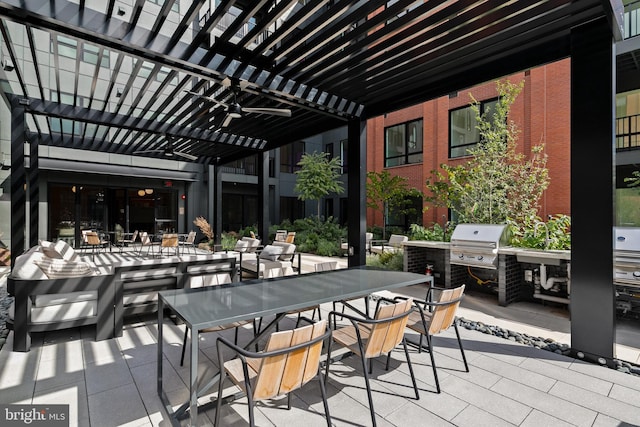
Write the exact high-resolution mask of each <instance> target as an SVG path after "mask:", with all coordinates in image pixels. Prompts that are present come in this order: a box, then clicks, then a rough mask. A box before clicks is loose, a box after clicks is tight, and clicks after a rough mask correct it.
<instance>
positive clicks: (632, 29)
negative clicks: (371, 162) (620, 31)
mask: <svg viewBox="0 0 640 427" xmlns="http://www.w3.org/2000/svg"><path fill="white" fill-rule="evenodd" d="M638 34H640V0H638V1H634V2H632V3H629V4H627V5H625V7H624V38H625V39H628V38H631V37H635V36H637V35H638Z"/></svg>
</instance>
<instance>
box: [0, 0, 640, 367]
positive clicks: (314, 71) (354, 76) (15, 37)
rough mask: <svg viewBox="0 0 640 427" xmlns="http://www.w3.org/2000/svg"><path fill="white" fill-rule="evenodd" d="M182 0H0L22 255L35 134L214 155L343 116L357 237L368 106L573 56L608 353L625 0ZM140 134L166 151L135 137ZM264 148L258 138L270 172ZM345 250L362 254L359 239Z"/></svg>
mask: <svg viewBox="0 0 640 427" xmlns="http://www.w3.org/2000/svg"><path fill="white" fill-rule="evenodd" d="M158 3H159V4H158ZM176 3H178V1H177V0H166V1H164V3H163V2H162V1H159V2H150V1H148V0H135V1H133V2H132V4H133V6H128V5H121V4H120V3H116V2H115V1H114V0H109V1H107V2H104V1H100V0H77V1H69V0H51V1H48V2H42V1H39V0H10V1H0V32H1V35H2V59H3V62H2V68H3V70H1V71H0V84H1V88H2V95H3V96H4V98H5V100H6V102H7V103H8V104H9V105H10V109H11V117H12V121H11V140H12V155H11V156H12V158H11V182H12V184H11V204H12V216H13V217H12V248H11V249H12V252H13V253H14V256H15V255H17V254H18V253H20V252H22V250H23V247H24V237H23V236H24V234H23V233H24V229H25V217H26V216H25V209H26V208H25V206H26V200H27V196H25V194H24V191H23V188H25V184H26V181H27V176H28V179H29V180H30V181H31V182H34V181H33V180H34V177H35V179H37V170H38V159H37V157H38V156H37V149H38V146H39V145H49V146H59V147H65V148H74V149H80V150H93V151H100V152H108V153H118V154H126V155H147V156H162V155H163V153H162V151H163V150H164V149H165V148H166V147H167V144H168V143H169V142H171V144H172V148H173V149H174V150H176V151H180V152H183V153H186V154H188V155H190V156H194V157H195V160H194V161H195V162H199V163H202V164H204V165H207V167H209V170H213V171H215V170H216V169H217V168H216V166H217V165H222V164H224V163H226V162H229V161H233V160H236V159H240V158H244V157H246V156H249V155H252V154H255V153H266V151H268V150H270V149H273V148H277V147H280V146H282V145H285V144H288V143H290V142H293V141H297V140H300V139H303V138H305V137H309V136H312V135H316V134H319V133H321V132H324V131H327V130H330V129H335V128H337V127H340V126H344V125H345V124H346V125H347V126H348V134H349V141H348V145H349V150H348V156H349V159H348V163H349V164H350V165H360V168H357V167H350V168H349V175H348V181H349V184H348V185H349V194H351V195H361V197H350V199H349V206H348V209H349V213H350V214H349V220H348V221H349V223H348V225H349V240H350V242H351V243H352V244H353V246H354V247H356V248H357V249H359V248H363V247H364V237H363V236H364V231H365V227H366V220H365V198H364V196H362V194H364V185H365V172H366V156H365V153H366V149H365V147H366V120H367V119H368V118H370V117H374V116H377V115H381V114H384V113H387V112H390V111H394V110H397V109H400V108H403V107H407V106H410V105H414V104H417V103H420V102H423V101H426V100H429V99H432V98H434V97H437V96H442V95H444V94H447V93H451V92H453V91H456V90H459V89H463V88H465V87H468V86H471V85H474V84H477V83H480V82H484V81H487V80H491V79H495V78H498V77H501V76H504V75H507V74H510V73H512V72H516V71H522V70H525V69H527V68H529V67H533V66H536V65H540V64H543V63H546V62H551V61H554V60H558V59H561V58H566V57H571V59H572V88H571V93H572V97H571V106H572V123H571V135H572V141H571V148H572V156H571V167H572V188H571V193H572V235H573V250H572V268H571V274H572V282H573V284H572V293H571V297H572V301H571V310H572V340H573V342H572V347H573V348H575V349H580V350H581V351H582V352H584V353H585V354H587V355H593V356H594V357H599V356H602V357H605V358H611V357H612V356H613V353H612V352H613V349H612V348H613V346H612V343H613V340H614V321H615V309H614V290H613V286H612V278H611V276H612V269H613V261H612V258H613V255H612V251H613V249H612V225H613V215H612V206H613V188H614V187H613V184H614V183H613V167H614V158H613V155H614V144H613V105H614V104H613V101H614V97H615V89H614V81H615V50H614V40H620V33H621V28H622V26H621V22H622V3H621V1H620V0H611V1H607V0H579V1H578V0H513V1H504V0H458V1H445V0H426V1H414V0H397V1H384V0H361V1H355V0H317V1H298V0H281V1H276V0H270V1H266V0H256V1H247V0H221V1H219V2H217V1H216V2H215V3H216V4H217V6H216V7H215V8H212V6H211V4H212V3H213V1H205V0H198V1H194V2H191V3H188V9H187V10H180V15H179V20H176V19H174V18H175V16H178V15H176V13H175V11H174V8H175V4H176ZM184 4H185V3H184V2H183V5H184ZM74 55H75V58H73V56H74ZM81 62H83V63H82V64H81ZM105 62H106V63H107V64H108V65H107V66H106V67H105V66H104V64H105ZM631 62H632V64H633V63H634V59H633V58H632V60H631ZM87 63H89V64H93V65H87ZM128 64H130V66H129V65H128ZM87 66H89V69H87V68H86V67H87ZM45 69H46V70H51V72H49V73H48V74H47V75H45V74H44V70H45ZM90 76H92V77H90ZM44 81H49V84H48V85H45V84H43V82H44ZM187 91H189V92H192V93H189V92H187ZM194 94H197V95H194ZM199 95H203V96H205V97H210V98H213V99H215V100H216V101H210V100H206V99H204V98H203V97H202V96H199ZM236 101H237V104H239V105H240V106H241V108H246V109H251V108H272V109H273V108H275V109H289V110H290V111H291V117H284V116H276V115H271V114H256V113H240V112H237V111H236V112H237V113H238V115H239V116H241V117H239V118H236V119H234V120H231V121H230V122H228V120H226V118H227V113H228V112H229V111H230V110H231V109H232V107H233V108H236V107H234V105H235V103H236ZM221 103H222V104H225V105H226V107H225V106H224V105H222V104H221ZM225 108H226V109H227V110H229V111H225ZM25 141H28V142H29V143H30V144H29V148H30V150H31V151H30V153H31V155H30V156H29V157H30V158H29V174H28V175H27V169H26V168H25V155H24V143H25ZM148 150H159V151H157V152H156V153H155V154H152V153H147V154H139V153H138V152H140V151H148ZM267 162H268V158H266V157H265V155H264V154H263V161H262V169H263V173H262V175H263V176H264V175H265V173H266V172H264V170H265V169H267V168H268V167H267V166H268V165H267ZM216 173H217V174H219V173H218V172H216ZM219 181H220V180H219V179H218V181H217V183H216V186H215V187H216V188H218V189H220V188H221V184H220V182H219ZM264 181H266V180H264V179H263V180H262V181H261V182H264ZM36 182H37V181H36ZM586 183H589V185H588V186H587V185H585V184H586ZM264 185H265V184H262V188H261V189H262V191H261V193H263V195H262V196H261V201H262V205H263V206H264V205H265V203H266V197H265V196H264V193H265V191H264V190H265V189H266V187H265V186H264ZM34 187H37V186H29V195H28V199H29V201H30V202H31V204H30V206H31V215H30V218H31V224H32V226H33V225H34V216H35V218H37V209H38V208H37V205H38V203H37V202H38V194H37V188H34ZM214 199H215V197H214ZM217 199H220V197H217ZM218 203H219V202H218ZM265 211H267V212H268V209H266V210H265ZM217 212H218V214H219V212H220V209H219V208H218V209H217ZM218 214H217V215H218ZM265 224H268V218H267V219H266V220H263V224H262V225H261V226H262V227H264V226H265ZM33 228H34V227H30V229H31V230H33ZM35 230H36V233H37V222H36V224H35ZM36 237H37V235H36ZM30 239H34V236H33V231H32V233H31V238H30ZM350 263H351V264H352V265H358V264H362V263H364V250H356V253H355V254H354V255H353V256H352V257H351V258H350Z"/></svg>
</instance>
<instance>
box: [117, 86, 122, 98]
mask: <svg viewBox="0 0 640 427" xmlns="http://www.w3.org/2000/svg"><path fill="white" fill-rule="evenodd" d="M121 96H122V88H121V87H119V88H116V98H120V97H121Z"/></svg>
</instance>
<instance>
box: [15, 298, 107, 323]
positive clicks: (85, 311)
mask: <svg viewBox="0 0 640 427" xmlns="http://www.w3.org/2000/svg"><path fill="white" fill-rule="evenodd" d="M97 312H98V301H97V300H91V301H79V302H73V303H69V304H56V305H48V306H44V307H32V308H31V323H55V322H62V321H68V320H76V319H84V318H87V317H92V316H95V315H96V314H97ZM14 316H15V307H14V304H13V303H12V304H11V306H10V307H9V318H10V319H14Z"/></svg>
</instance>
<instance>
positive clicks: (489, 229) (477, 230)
mask: <svg viewBox="0 0 640 427" xmlns="http://www.w3.org/2000/svg"><path fill="white" fill-rule="evenodd" d="M506 231H507V226H506V225H504V224H458V225H457V226H456V228H455V230H453V234H452V235H451V243H452V244H454V243H455V244H457V245H465V244H468V245H469V246H474V247H483V246H486V247H491V246H492V247H493V248H498V246H500V245H501V244H506V243H507V233H506Z"/></svg>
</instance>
